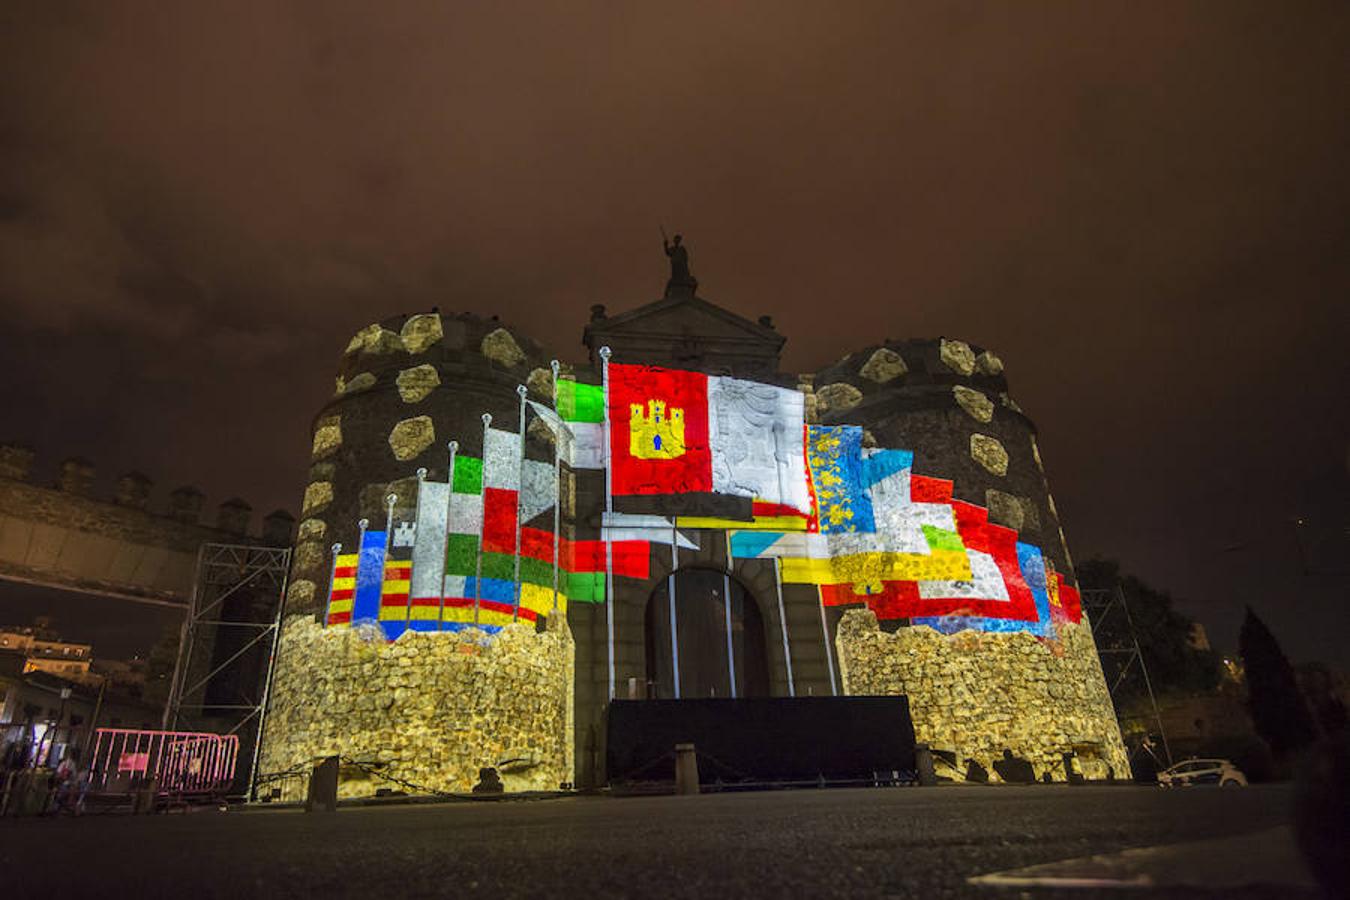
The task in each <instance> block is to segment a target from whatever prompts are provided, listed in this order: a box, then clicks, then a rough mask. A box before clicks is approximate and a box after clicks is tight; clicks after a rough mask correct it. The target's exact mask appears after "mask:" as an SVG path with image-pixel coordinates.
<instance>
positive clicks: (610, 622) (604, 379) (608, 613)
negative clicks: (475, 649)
mask: <svg viewBox="0 0 1350 900" xmlns="http://www.w3.org/2000/svg"><path fill="white" fill-rule="evenodd" d="M599 353H600V383H601V385H602V386H603V388H602V396H603V398H604V399H603V401H602V402H603V403H604V406H605V427H604V441H605V446H604V451H603V452H604V456H603V459H604V464H605V521H602V522H601V526H600V527H601V532H602V533H603V536H604V539H605V628H606V631H607V634H608V642H609V699H610V700H613V699H614V546H613V544H612V543H611V542H610V539H609V522H608V519H609V518H610V517H611V516H613V515H614V492H613V491H614V475H613V472H612V471H611V469H612V468H613V465H612V464H613V460H612V459H611V457H612V456H613V455H614V453H613V450H612V448H611V447H610V422H609V358H610V356H611V355H612V351H611V350H610V349H609V348H608V347H601V348H600V351H599Z"/></svg>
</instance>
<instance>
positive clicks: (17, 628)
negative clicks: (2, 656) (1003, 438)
mask: <svg viewBox="0 0 1350 900" xmlns="http://www.w3.org/2000/svg"><path fill="white" fill-rule="evenodd" d="M0 650H11V651H15V652H18V653H23V654H24V656H25V660H24V671H25V672H51V673H54V674H56V675H61V676H63V677H73V678H76V679H77V680H78V677H79V676H81V675H87V674H89V666H90V663H92V662H93V661H94V648H93V645H92V644H81V643H77V642H74V641H63V640H61V638H60V636H59V635H58V634H57V633H56V632H55V631H54V630H53V629H52V627H51V623H50V620H48V619H46V618H45V617H39V618H38V619H36V620H35V621H34V622H33V624H32V625H9V626H3V627H0Z"/></svg>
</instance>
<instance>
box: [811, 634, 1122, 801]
mask: <svg viewBox="0 0 1350 900" xmlns="http://www.w3.org/2000/svg"><path fill="white" fill-rule="evenodd" d="M1056 629H1057V631H1058V634H1059V640H1058V641H1054V642H1050V641H1042V640H1038V639H1036V638H1035V637H1033V636H1031V635H1029V634H1026V633H1016V634H997V633H986V632H980V631H962V632H958V633H957V634H954V635H951V636H946V635H943V634H941V633H939V632H937V631H935V630H934V629H932V628H928V627H926V626H918V627H913V628H901V629H899V630H898V631H896V632H895V633H894V634H887V633H886V632H884V631H882V630H881V629H880V627H879V626H878V625H877V619H876V616H875V615H874V614H873V613H872V612H871V611H869V610H851V611H850V612H848V613H846V614H845V615H844V618H843V619H842V620H841V621H840V623H839V634H838V646H839V667H840V669H841V671H842V672H843V676H844V688H845V691H846V692H847V693H849V694H855V695H896V694H905V695H907V696H908V697H909V706H910V711H911V714H912V715H913V718H914V731H915V735H916V737H917V738H918V740H919V741H921V742H927V743H928V744H929V745H930V746H931V747H932V748H933V749H934V750H944V751H949V752H952V753H954V754H955V755H956V759H957V765H958V767H959V769H960V770H961V771H964V769H965V766H966V763H967V761H968V760H972V759H973V760H975V761H976V762H978V763H979V764H980V765H982V766H984V768H985V769H987V770H988V771H989V778H990V780H991V781H997V780H998V774H997V773H996V772H995V770H994V766H993V764H994V763H995V762H996V761H998V760H1001V759H1003V751H1004V750H1005V749H1008V750H1011V751H1012V752H1013V754H1014V755H1016V756H1018V757H1021V758H1022V759H1025V760H1027V761H1029V762H1030V763H1031V765H1032V767H1033V768H1034V769H1035V772H1036V777H1037V778H1038V779H1039V778H1040V777H1041V776H1042V775H1043V773H1045V772H1049V773H1050V777H1051V778H1052V779H1054V780H1056V781H1063V780H1064V779H1065V777H1066V776H1065V771H1064V761H1063V754H1064V753H1066V752H1069V751H1074V752H1076V753H1077V755H1078V766H1079V769H1080V771H1081V772H1082V774H1083V775H1084V776H1086V777H1087V778H1105V777H1106V776H1107V766H1110V767H1111V769H1112V770H1113V771H1114V774H1115V777H1117V778H1129V777H1130V767H1129V762H1128V758H1127V757H1126V755H1125V747H1124V744H1123V743H1122V742H1121V738H1120V727H1119V725H1118V724H1117V722H1116V716H1115V710H1114V708H1113V707H1112V705H1111V697H1110V694H1109V692H1108V691H1107V687H1106V681H1105V679H1104V678H1103V677H1102V670H1101V664H1100V663H1099V662H1098V660H1097V648H1096V644H1095V643H1094V642H1093V640H1092V632H1091V630H1089V628H1088V626H1087V624H1086V622H1085V623H1084V624H1081V625H1070V624H1060V625H1056ZM939 774H947V773H945V771H943V770H940V772H939ZM958 777H959V776H958Z"/></svg>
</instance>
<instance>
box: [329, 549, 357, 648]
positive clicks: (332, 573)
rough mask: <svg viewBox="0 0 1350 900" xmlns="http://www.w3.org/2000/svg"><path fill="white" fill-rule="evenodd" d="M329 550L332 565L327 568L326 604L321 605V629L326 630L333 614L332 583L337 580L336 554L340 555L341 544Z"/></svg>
mask: <svg viewBox="0 0 1350 900" xmlns="http://www.w3.org/2000/svg"><path fill="white" fill-rule="evenodd" d="M329 549H331V550H332V551H333V564H332V565H331V566H329V567H328V602H327V603H325V604H324V605H323V627H324V628H327V627H328V617H329V616H331V615H332V614H333V582H334V581H336V580H337V559H338V554H340V553H341V552H342V544H334V545H333V546H332V547H331V548H329ZM355 593H356V591H355V590H353V591H352V594H353V595H355ZM353 605H355V601H354V600H353ZM349 624H350V622H349Z"/></svg>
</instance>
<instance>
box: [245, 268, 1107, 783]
mask: <svg viewBox="0 0 1350 900" xmlns="http://www.w3.org/2000/svg"><path fill="white" fill-rule="evenodd" d="M784 340H785V339H784V338H783V337H782V336H780V335H779V334H778V333H777V332H776V331H775V330H774V328H773V326H772V324H771V321H770V320H769V319H768V318H767V317H765V318H762V319H760V321H759V322H751V321H749V320H746V319H743V318H741V317H739V316H737V315H735V314H733V313H730V312H729V311H727V310H725V309H722V308H720V307H717V306H714V305H713V304H710V303H708V302H706V301H704V300H703V299H701V298H699V297H696V296H695V295H694V293H693V290H692V289H691V288H688V287H682V286H680V285H678V284H674V285H672V287H669V288H668V289H667V295H666V297H664V298H663V299H662V300H659V301H657V302H656V303H652V304H648V305H646V306H644V307H640V308H638V309H636V310H633V311H631V312H629V313H625V314H622V315H618V316H614V317H610V316H607V315H606V314H605V311H604V309H603V308H602V307H596V308H594V309H593V313H592V319H591V322H590V324H589V325H588V326H587V328H586V332H585V336H584V341H585V343H586V345H587V347H588V348H589V349H590V356H591V359H590V365H589V366H586V367H576V368H575V369H574V368H572V367H570V366H562V367H556V366H551V365H550V358H549V355H548V354H547V353H546V352H545V351H544V349H543V348H542V347H540V346H539V345H537V344H536V343H534V342H533V341H531V340H530V339H528V338H526V337H525V336H524V335H523V334H522V333H521V332H519V331H515V330H512V329H508V328H507V327H505V326H503V325H501V324H500V323H498V322H497V321H496V320H495V319H493V320H484V319H481V318H478V317H475V316H471V315H449V314H440V313H430V314H420V315H414V316H401V317H398V318H396V319H390V320H386V321H384V322H381V323H378V324H375V325H371V326H369V327H368V328H366V329H363V330H362V331H361V332H359V333H358V334H357V335H356V336H355V337H354V338H353V339H352V341H351V344H350V345H349V347H348V348H347V352H346V354H345V355H344V358H343V362H342V366H341V369H340V371H339V375H338V379H337V389H336V393H335V396H334V398H333V400H332V401H331V402H330V403H329V404H328V405H327V406H326V407H325V408H324V409H323V410H321V411H320V413H319V415H318V417H317V418H316V420H315V423H314V429H313V436H314V444H313V460H312V464H311V470H310V482H309V485H308V487H307V489H306V492H305V498H304V513H303V515H302V521H301V523H300V526H299V538H298V542H297V545H296V552H295V564H294V569H293V572H292V580H291V587H290V592H289V596H288V601H287V616H288V620H287V621H288V624H287V627H286V631H285V634H284V637H283V641H282V645H281V650H280V662H279V668H278V674H277V693H276V696H275V698H274V703H273V708H272V711H271V713H270V715H269V718H268V724H267V726H266V728H267V731H266V733H267V737H266V739H265V742H264V758H263V767H262V768H263V771H264V773H266V772H269V771H272V772H276V771H283V770H285V769H288V768H290V767H293V766H295V765H297V764H299V763H300V762H302V761H303V760H305V759H308V758H311V757H313V756H318V755H326V754H329V753H339V754H340V755H343V756H347V757H350V758H357V757H361V756H362V755H364V757H365V758H369V759H379V760H382V761H383V762H384V763H385V764H387V765H388V766H389V771H391V772H398V773H402V774H401V775H399V777H401V778H403V779H405V780H408V781H411V782H415V783H417V784H420V785H423V786H426V787H434V788H437V789H451V788H453V789H465V788H466V787H467V785H468V784H470V783H472V780H473V775H474V774H475V773H476V771H477V768H478V767H479V766H489V765H499V764H500V767H501V768H502V769H503V771H504V772H506V773H507V774H508V775H510V774H512V773H513V772H514V773H515V774H516V775H517V777H516V780H515V781H514V782H512V781H511V780H510V778H508V787H511V786H512V785H513V784H514V785H515V786H520V787H548V786H553V787H556V784H550V782H555V781H556V782H576V783H580V784H595V783H602V782H603V781H604V779H605V773H604V772H603V766H602V764H601V763H600V761H599V760H600V756H601V753H600V751H599V749H598V748H599V746H600V743H601V741H602V739H603V735H602V734H601V732H600V726H601V722H602V715H603V710H604V708H605V705H606V703H607V702H608V701H609V699H610V698H612V697H619V698H643V697H662V698H671V697H679V698H687V697H707V696H717V697H740V696H751V695H755V694H768V695H773V696H787V695H797V696H805V695H808V694H813V695H830V694H846V693H851V694H876V693H882V694H886V693H904V694H906V695H907V696H909V697H910V701H911V707H912V708H913V710H914V718H915V723H916V728H917V729H918V731H919V735H918V736H919V739H920V740H926V741H928V742H929V743H931V744H932V745H933V746H934V747H935V749H938V750H941V751H945V755H946V756H949V757H950V758H952V759H953V760H954V761H955V762H956V764H957V765H958V766H959V765H963V764H964V763H965V761H967V760H975V761H976V762H979V763H980V764H981V765H982V766H984V767H986V768H988V767H990V766H991V763H992V762H993V761H994V760H995V759H997V758H998V757H999V755H1000V753H1001V751H1002V750H1011V751H1012V752H1013V753H1014V754H1016V755H1018V756H1020V757H1023V758H1026V759H1028V760H1030V761H1031V762H1032V764H1033V766H1034V767H1035V768H1036V770H1037V774H1038V775H1039V774H1041V773H1046V774H1048V775H1049V776H1050V777H1052V778H1063V777H1064V776H1065V771H1064V762H1063V756H1064V754H1065V753H1073V754H1076V755H1077V758H1078V759H1079V761H1080V762H1079V766H1080V767H1081V768H1082V769H1083V771H1085V772H1086V773H1087V774H1089V775H1105V774H1106V772H1107V770H1108V767H1109V769H1110V770H1111V771H1113V772H1115V773H1117V774H1124V772H1125V771H1127V763H1126V761H1125V758H1124V754H1123V748H1122V745H1121V741H1120V735H1119V730H1118V728H1117V726H1116V723H1115V718H1114V713H1113V711H1112V708H1111V704H1110V698H1109V696H1108V694H1107V691H1106V686H1105V683H1104V682H1103V680H1102V676H1101V670H1100V666H1099V664H1098V662H1097V658H1096V651H1095V648H1094V646H1093V642H1092V639H1091V633H1090V630H1089V626H1088V624H1087V623H1086V622H1084V621H1083V618H1082V613H1081V609H1080V605H1079V602H1078V592H1077V588H1076V586H1075V584H1074V579H1073V569H1072V562H1071V560H1070V559H1069V556H1068V551H1067V549H1066V547H1065V543H1064V539H1063V533H1062V531H1061V529H1060V527H1059V522H1058V514H1057V512H1056V510H1055V508H1054V502H1053V500H1052V499H1051V497H1050V493H1049V489H1048V486H1047V483H1046V480H1045V475H1044V471H1043V469H1042V465H1041V460H1040V454H1039V451H1038V449H1037V446H1036V440H1035V429H1034V426H1033V425H1032V423H1031V421H1030V420H1029V419H1028V418H1027V417H1026V415H1025V414H1024V413H1022V411H1021V410H1020V409H1019V408H1018V407H1017V405H1016V404H1015V403H1014V402H1013V400H1012V399H1011V398H1010V397H1009V395H1008V393H1007V384H1006V381H1005V379H1004V376H1003V369H1002V363H1001V362H1000V361H999V360H998V358H997V357H996V356H994V355H993V354H992V353H990V352H988V351H984V350H981V349H979V348H975V347H971V346H970V345H968V344H966V343H963V342H961V341H955V340H948V339H945V338H944V339H937V340H913V341H889V340H888V341H887V342H885V343H884V344H883V345H878V346H873V347H869V348H866V349H864V350H862V351H860V352H857V353H852V354H849V355H848V356H845V357H844V358H843V359H841V360H840V361H839V362H838V363H836V364H834V365H833V366H830V367H828V368H826V369H824V370H822V371H821V372H817V373H814V374H811V375H784V374H781V373H779V372H778V354H779V352H780V351H781V348H782V346H783V343H784ZM362 623H366V624H365V625H364V626H362ZM432 660H434V661H435V662H434V664H433V663H432V662H431V661H432ZM449 669H453V670H454V672H455V673H457V674H455V675H454V676H453V677H451V676H448V675H446V674H445V673H446V672H447V671H448V670H449ZM522 722H524V723H529V724H528V725H525V726H522V724H521V723H522ZM400 735H402V737H400ZM409 735H412V737H408V736H409ZM413 745H415V747H416V750H415V751H413V750H410V749H408V748H409V747H412V746H413ZM431 758H437V759H439V760H440V762H438V763H436V764H429V763H428V762H427V760H428V759H431ZM513 766H514V768H513ZM428 781H434V782H436V783H435V784H429V783H428ZM367 787H369V785H367ZM365 789H366V788H365V787H361V786H358V785H356V784H352V785H350V786H349V787H348V788H347V790H348V792H349V793H360V792H361V791H363V790H365ZM371 789H372V790H373V787H371Z"/></svg>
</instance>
